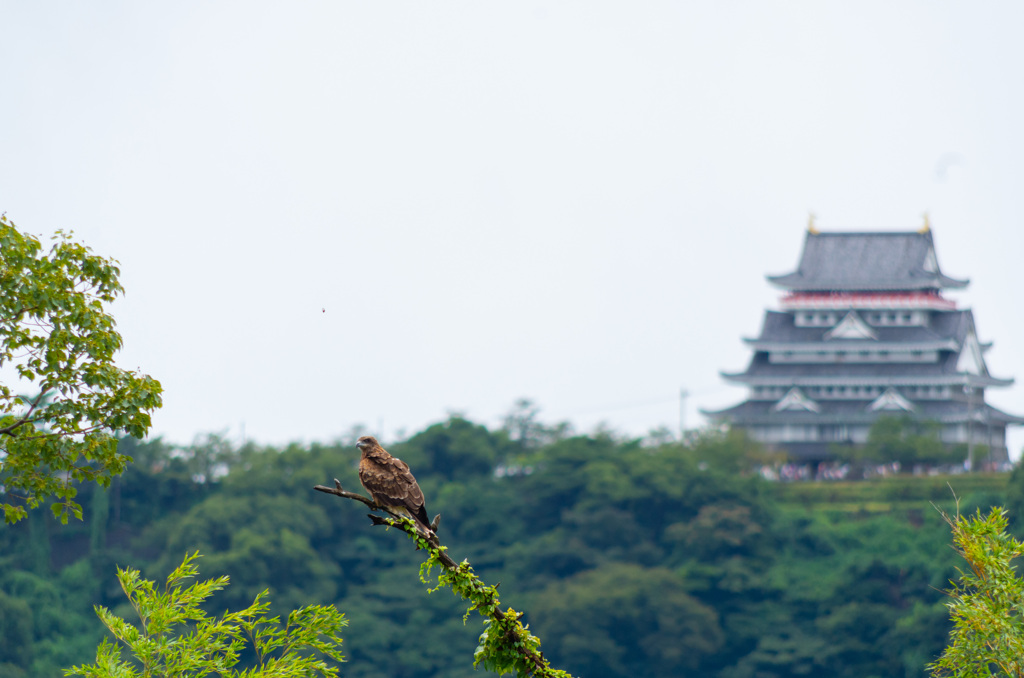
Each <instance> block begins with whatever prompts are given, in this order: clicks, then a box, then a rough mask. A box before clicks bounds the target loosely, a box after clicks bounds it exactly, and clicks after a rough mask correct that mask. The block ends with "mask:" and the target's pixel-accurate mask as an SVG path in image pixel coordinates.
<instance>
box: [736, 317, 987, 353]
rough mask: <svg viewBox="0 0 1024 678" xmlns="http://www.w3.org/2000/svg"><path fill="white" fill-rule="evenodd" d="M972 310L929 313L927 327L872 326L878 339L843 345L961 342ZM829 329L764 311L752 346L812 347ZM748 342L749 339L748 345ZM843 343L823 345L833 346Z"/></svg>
mask: <svg viewBox="0 0 1024 678" xmlns="http://www.w3.org/2000/svg"><path fill="white" fill-rule="evenodd" d="M970 315H971V311H966V310H964V311H940V312H935V313H932V317H931V321H930V323H929V325H928V327H924V326H921V325H908V326H903V327H899V326H891V327H885V326H882V327H872V329H873V330H874V331H875V333H876V334H877V335H878V339H876V340H875V339H856V340H852V341H846V342H844V343H856V344H859V345H863V346H865V347H871V346H875V345H876V344H889V343H892V344H901V345H910V344H938V343H945V342H948V340H950V339H952V340H954V341H955V342H956V343H957V345H958V346H959V345H960V344H962V343H963V340H964V338H965V337H966V336H967V331H968V329H969V328H970V326H971V321H970V318H969V316H970ZM830 329H832V328H831V327H797V325H796V323H795V321H794V314H793V313H787V312H782V311H766V312H765V317H764V324H763V325H762V326H761V334H760V335H759V336H758V338H757V339H756V340H754V341H753V342H752V343H771V344H812V343H820V342H822V341H823V340H824V337H825V334H826V333H827V332H828V331H829V330H830ZM749 341H751V340H748V342H749ZM840 341H842V340H835V341H829V342H826V343H827V344H828V345H835V344H836V343H839V342H840Z"/></svg>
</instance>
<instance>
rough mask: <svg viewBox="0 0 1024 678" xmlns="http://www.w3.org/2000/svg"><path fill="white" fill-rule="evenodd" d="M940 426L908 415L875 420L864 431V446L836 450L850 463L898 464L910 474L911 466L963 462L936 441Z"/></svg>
mask: <svg viewBox="0 0 1024 678" xmlns="http://www.w3.org/2000/svg"><path fill="white" fill-rule="evenodd" d="M941 430H942V426H941V424H939V423H938V422H936V421H932V420H930V419H921V418H919V417H914V416H911V415H909V414H906V415H903V416H900V417H892V416H883V417H879V418H878V420H877V421H875V423H874V424H872V426H871V429H870V430H869V431H868V441H867V444H866V445H863V446H856V447H850V448H847V447H839V446H837V448H836V450H835V451H836V454H837V456H838V457H840V458H844V459H847V460H849V461H854V462H865V461H867V462H878V463H888V462H893V461H896V462H899V463H900V466H901V467H902V469H903V471H905V472H908V473H909V472H910V471H912V470H913V468H914V465H915V464H942V463H951V462H955V461H958V460H962V459H963V455H962V454H958V453H957V451H956V450H953V449H950V448H948V447H946V445H944V444H943V443H942V441H941V440H940V439H939V433H940V432H941Z"/></svg>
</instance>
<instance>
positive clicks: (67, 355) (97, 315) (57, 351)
mask: <svg viewBox="0 0 1024 678" xmlns="http://www.w3.org/2000/svg"><path fill="white" fill-rule="evenodd" d="M54 241H55V242H54V244H53V246H52V247H51V248H50V249H49V250H48V251H44V249H43V247H42V245H41V244H40V243H39V240H38V239H37V238H35V237H33V236H31V235H27V234H24V233H21V232H20V231H18V230H17V229H16V228H15V226H14V224H13V223H11V222H10V221H9V220H8V219H7V217H6V216H0V290H2V294H0V367H5V368H8V369H11V368H13V369H12V370H11V372H12V373H13V374H16V375H17V379H18V381H17V382H16V385H15V386H13V387H12V386H11V385H8V384H0V485H2V486H3V487H4V494H3V504H2V506H3V510H4V519H5V520H6V521H7V522H8V523H13V522H17V521H18V520H20V519H22V518H24V517H25V515H26V507H28V508H34V507H35V506H38V505H39V504H40V503H42V502H43V501H44V500H45V499H46V498H47V497H56V498H57V499H59V500H60V501H58V502H55V503H54V504H53V506H52V508H53V512H54V515H56V516H57V517H59V518H60V519H61V521H62V522H67V520H68V516H69V515H70V514H73V515H74V516H75V517H77V518H81V516H82V507H81V506H80V505H79V504H77V503H76V502H75V501H74V498H75V495H76V494H77V490H76V488H75V483H78V482H83V481H85V482H97V483H99V484H100V485H102V486H103V487H108V486H109V485H110V481H111V478H113V477H114V476H116V475H119V474H120V473H122V472H123V471H124V469H125V465H126V464H127V462H128V461H129V460H130V459H129V457H127V456H125V455H123V454H120V453H119V452H118V449H117V440H116V438H115V437H114V434H115V433H116V432H124V433H126V434H128V435H132V436H135V437H137V438H141V437H143V436H144V435H145V434H146V431H148V430H149V427H150V414H149V413H150V412H152V411H153V410H155V409H156V408H158V407H160V405H161V398H160V393H161V390H162V389H161V387H160V383H159V382H157V381H156V380H155V379H152V378H151V377H149V376H146V375H144V374H140V373H137V372H129V371H126V370H122V369H120V368H118V367H117V366H116V365H114V354H115V353H116V352H117V351H118V349H120V348H121V336H120V335H119V334H118V333H117V331H115V329H114V319H113V318H112V317H111V316H110V315H108V314H107V313H106V312H105V310H104V304H109V303H111V302H113V301H114V299H115V298H116V297H117V296H118V295H119V294H122V293H123V292H124V290H123V288H122V287H121V284H120V283H119V282H118V276H119V274H120V272H119V270H118V268H117V266H116V262H114V261H113V260H110V259H105V258H103V257H99V256H96V255H95V254H93V253H92V251H91V250H90V249H89V248H87V247H85V246H83V245H81V244H78V243H75V242H73V241H72V240H71V238H70V236H69V235H67V234H65V233H62V232H58V234H57V235H56V236H54ZM15 388H16V389H18V390H27V391H32V392H35V393H36V395H34V396H25V395H20V394H19V393H18V392H16V391H15V390H14V389H15Z"/></svg>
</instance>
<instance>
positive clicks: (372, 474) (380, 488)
mask: <svg viewBox="0 0 1024 678" xmlns="http://www.w3.org/2000/svg"><path fill="white" fill-rule="evenodd" d="M359 480H360V481H361V482H362V483H363V487H365V488H366V489H367V490H369V491H370V493H371V494H372V495H373V498H374V499H376V500H377V501H378V502H380V503H381V504H384V505H386V506H399V507H403V508H406V509H407V510H408V511H409V513H411V514H412V515H413V516H417V517H419V514H421V513H422V514H423V515H425V511H424V510H423V503H424V502H423V491H422V490H421V489H420V486H419V484H418V483H417V482H416V478H414V477H413V475H412V473H411V472H410V471H409V465H408V464H406V463H405V462H404V461H402V460H401V459H395V458H394V457H391V456H389V457H388V458H387V459H379V458H374V457H373V456H368V457H366V458H365V459H364V460H363V461H362V462H360V464H359Z"/></svg>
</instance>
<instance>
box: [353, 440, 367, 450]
mask: <svg viewBox="0 0 1024 678" xmlns="http://www.w3.org/2000/svg"><path fill="white" fill-rule="evenodd" d="M369 444H370V443H369V441H366V440H360V441H359V442H357V443H356V447H358V448H359V449H360V450H361V449H363V448H364V447H366V446H367V445H369Z"/></svg>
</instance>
